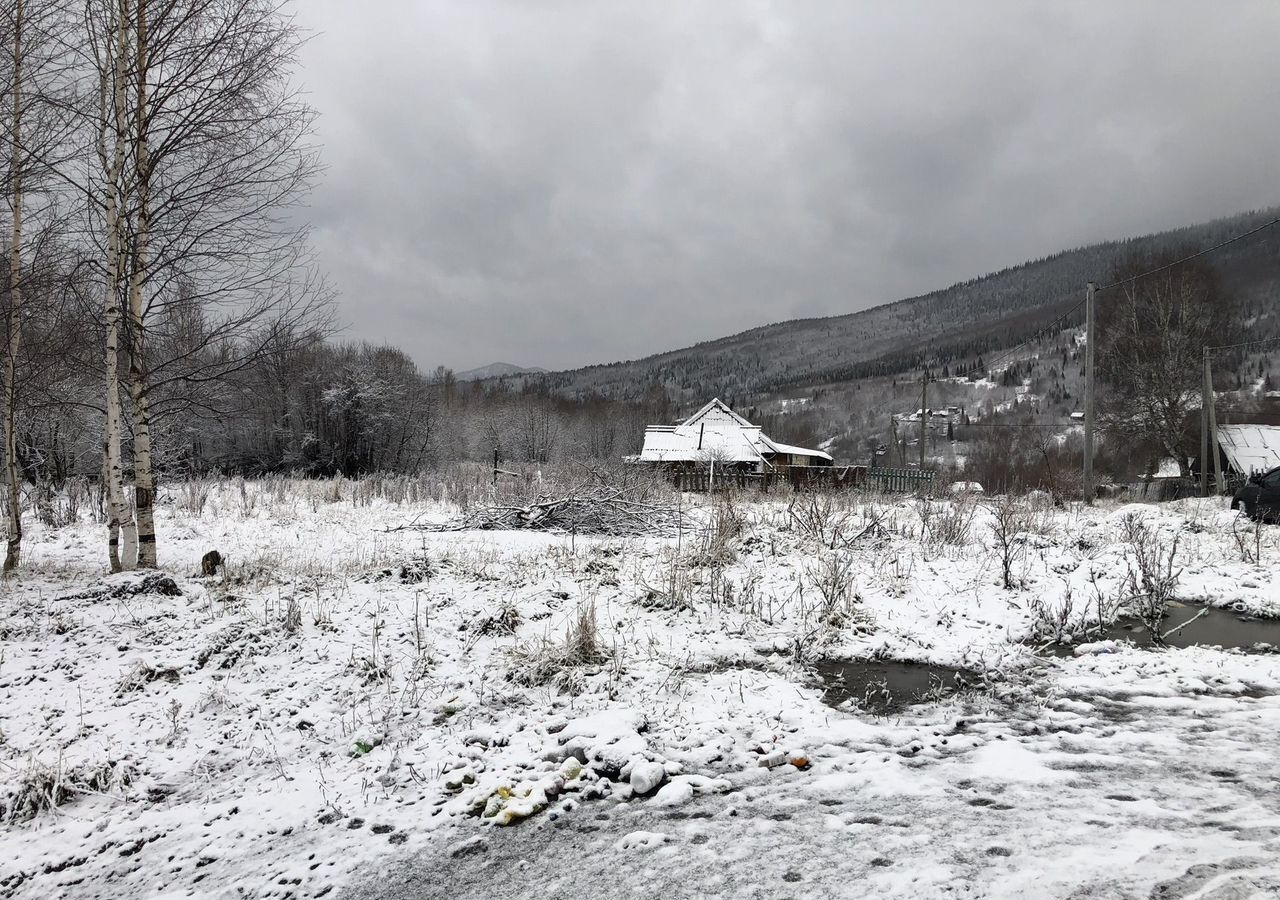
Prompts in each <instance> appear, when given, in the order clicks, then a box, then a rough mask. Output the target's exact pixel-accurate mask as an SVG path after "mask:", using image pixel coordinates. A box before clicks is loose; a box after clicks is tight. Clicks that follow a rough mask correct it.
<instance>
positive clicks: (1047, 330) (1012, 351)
mask: <svg viewBox="0 0 1280 900" xmlns="http://www.w3.org/2000/svg"><path fill="white" fill-rule="evenodd" d="M1084 303H1085V301H1083V300H1081V301H1080V302H1079V303H1077V304H1076V305H1075V306H1073V307H1071V308H1070V309H1069V310H1067V311H1066V312H1065V313H1063V314H1062V315H1060V316H1058V318H1056V319H1054V320H1053V321H1052V322H1050V323H1049V324H1048V325H1045V326H1044V327H1042V328H1039V329H1037V331H1036V332H1035V333H1034V334H1032V335H1031V337H1029V338H1027V339H1026V340H1025V341H1023V342H1022V343H1020V344H1016V345H1015V346H1013V347H1012V348H1010V349H1009V350H1006V351H1004V352H1003V353H1001V354H1000V355H999V356H997V357H996V359H995V362H992V363H987V364H986V366H985V368H986V370H987V371H988V372H990V371H991V370H992V369H994V368H996V367H997V366H999V365H1000V363H1002V362H1004V361H1005V360H1006V359H1008V358H1009V357H1011V356H1013V355H1014V354H1015V353H1017V352H1018V351H1019V350H1021V349H1022V348H1023V347H1025V346H1027V345H1028V344H1030V343H1033V342H1035V341H1038V340H1040V339H1041V338H1043V337H1045V336H1046V335H1048V334H1049V333H1050V332H1052V331H1053V330H1054V329H1055V328H1057V327H1058V326H1059V325H1061V324H1062V323H1063V322H1065V321H1066V320H1067V319H1068V318H1069V317H1070V316H1072V315H1074V314H1075V312H1076V311H1077V310H1079V309H1080V307H1082V306H1084Z"/></svg>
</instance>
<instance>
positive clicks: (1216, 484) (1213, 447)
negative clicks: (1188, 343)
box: [1204, 354, 1222, 494]
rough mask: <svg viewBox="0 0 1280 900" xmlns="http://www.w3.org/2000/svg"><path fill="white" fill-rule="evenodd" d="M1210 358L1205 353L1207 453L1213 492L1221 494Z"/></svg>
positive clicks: (1216, 419) (1216, 423)
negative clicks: (1211, 473) (1207, 404)
mask: <svg viewBox="0 0 1280 900" xmlns="http://www.w3.org/2000/svg"><path fill="white" fill-rule="evenodd" d="M1211 359H1212V357H1211V356H1209V355H1208V354H1206V355H1205V370H1204V383H1205V388H1204V389H1205V390H1206V391H1207V392H1208V394H1209V454H1210V455H1211V456H1212V457H1213V492H1214V494H1221V493H1222V454H1221V453H1219V452H1218V410H1217V402H1216V401H1215V400H1214V397H1213V366H1212V364H1211V363H1210V360H1211Z"/></svg>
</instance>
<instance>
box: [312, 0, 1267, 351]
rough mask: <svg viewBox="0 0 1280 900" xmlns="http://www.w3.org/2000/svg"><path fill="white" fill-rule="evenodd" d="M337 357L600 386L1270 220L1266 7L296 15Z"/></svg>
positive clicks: (918, 6)
mask: <svg viewBox="0 0 1280 900" xmlns="http://www.w3.org/2000/svg"><path fill="white" fill-rule="evenodd" d="M295 11H296V12H297V15H298V19H299V22H300V24H301V25H302V26H303V27H304V28H306V29H309V30H311V31H312V32H314V37H313V38H312V40H311V42H310V43H309V44H308V46H307V47H306V49H305V51H304V54H303V64H304V68H303V70H302V72H300V73H299V77H300V79H301V81H302V83H303V84H304V85H305V87H306V88H307V89H308V90H309V91H310V93H311V96H312V100H313V102H314V104H315V106H316V107H317V109H318V110H319V112H320V120H319V126H318V128H319V136H320V139H321V141H322V142H323V145H324V157H325V161H326V163H327V165H328V172H327V174H326V176H325V179H324V181H323V183H322V185H321V186H320V188H319V190H318V191H317V192H316V194H315V196H314V198H313V206H312V210H311V215H312V217H313V222H314V224H315V226H316V244H317V248H318V250H319V251H320V254H321V259H322V261H323V263H324V265H325V266H326V268H327V270H328V272H329V274H330V276H331V278H332V280H333V283H334V286H335V287H336V288H338V290H339V291H340V292H341V295H342V296H341V300H340V302H339V316H340V318H341V319H342V320H343V321H345V322H347V323H349V328H348V329H347V331H346V332H345V337H347V338H349V339H363V340H370V341H378V342H382V341H385V342H390V343H394V344H397V345H399V346H401V347H403V348H404V349H405V350H407V351H408V352H410V353H411V354H412V356H413V357H414V358H415V359H416V360H417V361H418V362H419V363H420V364H422V365H423V366H431V367H433V366H435V365H437V364H444V365H448V366H452V367H454V368H458V369H463V368H468V367H472V366H478V365H482V364H485V363H489V362H493V361H495V360H502V361H506V362H512V363H516V364H520V365H540V366H545V367H548V368H562V367H570V366H577V365H582V364H587V363H592V362H610V361H613V360H617V359H627V358H634V357H638V356H644V355H647V354H649V353H653V352H657V351H661V350H666V349H673V348H675V347H679V346H686V345H688V344H690V343H693V342H696V341H699V340H705V339H708V338H714V337H720V336H722V335H726V334H730V333H733V332H736V331H740V330H743V329H745V328H748V327H751V326H754V325H760V324H765V323H768V322H775V321H779V320H783V319H790V318H795V317H799V316H816V315H831V314H838V313H845V312H852V311H855V310H858V309H863V308H866V307H868V306H872V305H875V304H879V303H884V302H887V301H891V300H896V299H900V298H902V297H905V296H910V295H913V294H918V293H923V292H926V291H928V290H931V289H933V288H937V287H943V286H945V285H947V284H950V283H952V282H955V281H958V280H963V279H966V278H969V277H972V276H975V275H979V274H982V273H984V272H988V271H991V270H994V269H998V268H1002V267H1004V266H1007V265H1012V264H1016V263H1019V262H1022V261H1023V260H1026V259H1028V258H1031V257H1035V256H1042V255H1045V254H1048V253H1052V252H1055V251H1057V250H1060V249H1065V248H1068V247H1072V246H1077V245H1080V244H1084V243H1089V242H1092V241H1095V240H1099V239H1104V238H1111V237H1125V236H1130V235H1133V234H1137V233H1143V232H1148V231H1153V230H1160V229H1164V228H1167V227H1173V226H1177V225H1183V224H1190V223H1193V222H1196V221H1200V220H1204V219H1208V218H1212V217H1215V216H1218V215H1225V214H1229V213H1232V212H1237V211H1240V210H1244V209H1248V208H1256V207H1263V206H1268V205H1271V204H1273V203H1276V202H1280V177H1278V176H1280V53H1278V52H1277V47H1278V46H1280V3H1278V2H1275V0H1259V2H1253V3H1249V2H1231V3H1207V2H1187V3H1176V2H1151V3H1144V2H1123V3H1116V2H1098V3H1031V2H1024V0H1018V2H1009V3H986V2H978V0H973V2H966V3H951V2H941V0H939V2H932V3H909V2H887V0H886V2H882V3H869V2H867V3H864V2H844V0H823V2H817V0H814V2H768V0H723V2H691V0H669V2H654V0H632V2H626V3H623V2H616V3H615V2H603V0H576V2H571V0H543V2H537V0H526V2H496V0H495V2H489V0H364V2H355V0H298V3H297V4H296V6H295Z"/></svg>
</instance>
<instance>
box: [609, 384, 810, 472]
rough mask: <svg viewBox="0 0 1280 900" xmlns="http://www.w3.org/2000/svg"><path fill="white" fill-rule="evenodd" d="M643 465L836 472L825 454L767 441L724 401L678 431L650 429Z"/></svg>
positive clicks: (666, 427)
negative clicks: (820, 468) (812, 468)
mask: <svg viewBox="0 0 1280 900" xmlns="http://www.w3.org/2000/svg"><path fill="white" fill-rule="evenodd" d="M632 459H633V460H634V461H637V462H642V463H654V464H667V465H675V466H690V467H692V466H710V465H712V464H714V466H715V468H716V470H717V471H719V470H720V469H721V468H722V467H723V468H725V469H733V470H737V471H747V472H769V471H774V470H777V469H781V468H786V467H791V466H830V465H831V464H832V459H831V455H830V454H829V453H825V452H824V451H822V450H810V449H809V448H807V447H793V446H791V445H790V444H783V443H781V442H779V441H775V440H773V439H771V438H769V437H767V436H766V435H765V434H764V433H763V432H762V431H761V430H760V426H759V425H752V424H751V423H750V422H748V421H747V420H746V419H744V418H743V417H742V416H740V415H738V414H737V413H736V412H734V411H733V410H731V409H730V408H729V407H728V406H727V405H726V404H725V403H723V402H722V401H721V400H720V399H719V398H717V399H715V400H712V401H711V402H710V403H708V404H707V405H706V406H704V407H702V409H700V410H698V411H697V412H696V413H694V414H693V415H692V416H690V417H689V418H687V419H685V420H684V421H683V422H681V423H680V424H678V425H650V426H648V427H647V428H646V429H645V431H644V449H643V450H642V451H641V452H640V455H639V456H638V457H633V458H632Z"/></svg>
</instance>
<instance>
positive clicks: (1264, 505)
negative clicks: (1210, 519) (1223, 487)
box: [1231, 466, 1280, 522]
mask: <svg viewBox="0 0 1280 900" xmlns="http://www.w3.org/2000/svg"><path fill="white" fill-rule="evenodd" d="M1231 508H1232V509H1239V510H1243V511H1244V514H1245V515H1246V516H1248V517H1249V518H1251V519H1256V520H1258V521H1260V522H1266V521H1276V520H1277V519H1280V466H1277V467H1276V468H1274V469H1271V470H1269V471H1266V472H1255V473H1254V474H1253V475H1250V476H1249V480H1248V481H1246V482H1245V483H1244V485H1243V486H1242V487H1241V488H1240V490H1238V491H1236V493H1235V496H1234V497H1232V498H1231Z"/></svg>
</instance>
